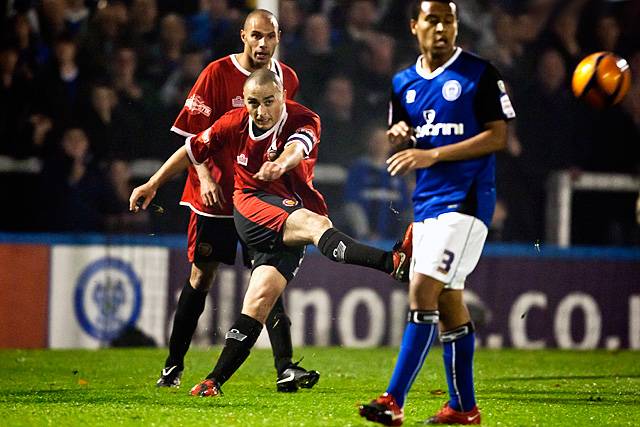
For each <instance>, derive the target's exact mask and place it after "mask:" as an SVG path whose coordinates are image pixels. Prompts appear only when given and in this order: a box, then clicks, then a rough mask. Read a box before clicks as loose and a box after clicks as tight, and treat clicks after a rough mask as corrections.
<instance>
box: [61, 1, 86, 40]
mask: <svg viewBox="0 0 640 427" xmlns="http://www.w3.org/2000/svg"><path fill="white" fill-rule="evenodd" d="M66 1H67V8H66V10H65V12H64V26H65V29H66V32H67V33H69V34H71V35H73V36H74V37H80V36H82V35H83V34H85V33H86V32H87V30H88V28H89V8H87V6H86V5H85V1H84V0H66Z"/></svg>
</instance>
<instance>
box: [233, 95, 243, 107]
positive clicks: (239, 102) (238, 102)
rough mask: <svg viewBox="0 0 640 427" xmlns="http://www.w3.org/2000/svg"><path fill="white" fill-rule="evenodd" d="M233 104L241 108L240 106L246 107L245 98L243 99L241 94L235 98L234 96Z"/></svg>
mask: <svg viewBox="0 0 640 427" xmlns="http://www.w3.org/2000/svg"><path fill="white" fill-rule="evenodd" d="M231 106H232V107H233V108H240V107H244V100H243V99H242V97H241V96H236V97H235V98H233V99H232V100H231Z"/></svg>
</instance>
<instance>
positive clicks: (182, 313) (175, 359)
mask: <svg viewBox="0 0 640 427" xmlns="http://www.w3.org/2000/svg"><path fill="white" fill-rule="evenodd" d="M206 299H207V292H206V291H199V290H197V289H193V288H192V287H191V284H190V283H189V280H187V283H186V284H185V285H184V287H183V288H182V292H181V293H180V298H178V307H177V308H176V314H175V316H174V318H173V329H172V330H171V338H170V339H169V357H167V361H166V362H165V366H166V367H169V366H174V365H177V366H178V369H180V370H182V369H184V356H185V354H187V350H189V345H191V338H192V337H193V333H194V332H195V330H196V326H198V319H199V318H200V315H201V314H202V311H203V310H204V304H205V301H206Z"/></svg>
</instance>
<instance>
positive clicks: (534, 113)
mask: <svg viewBox="0 0 640 427" xmlns="http://www.w3.org/2000/svg"><path fill="white" fill-rule="evenodd" d="M567 71H568V70H567V69H566V66H565V63H564V60H563V58H562V56H561V55H560V53H559V52H558V51H557V50H555V49H552V48H547V49H546V50H544V51H543V52H542V54H541V56H540V57H539V60H538V63H537V68H536V74H535V76H534V79H533V80H532V81H531V82H530V84H529V85H528V86H527V87H525V88H522V89H520V90H519V91H516V99H515V100H516V102H517V101H518V100H521V101H520V102H519V103H518V105H520V104H522V105H525V106H526V108H522V109H520V108H519V109H518V111H519V114H518V119H517V120H516V123H515V124H516V129H517V137H518V140H519V141H520V143H521V150H522V152H521V154H520V155H519V156H518V157H517V159H516V160H515V161H514V162H513V163H514V165H513V166H511V167H510V166H509V165H505V167H506V169H504V170H502V171H499V172H498V173H499V174H501V177H502V178H503V179H502V180H501V181H506V182H504V183H502V185H501V187H503V189H505V191H504V196H505V197H508V199H507V200H506V204H507V209H508V212H509V216H510V218H509V220H510V221H511V224H512V229H513V230H514V231H515V232H517V233H518V235H517V236H516V237H517V238H518V240H527V241H533V240H534V239H540V238H542V237H543V236H544V214H545V209H544V207H545V202H546V192H545V189H546V182H547V178H548V177H549V175H550V173H551V172H553V171H555V170H559V169H565V168H569V167H572V166H573V167H575V165H576V156H577V151H578V147H577V143H578V140H579V137H578V131H579V130H580V126H581V124H580V123H579V122H578V120H579V117H580V116H579V115H578V106H577V105H576V103H577V102H576V100H575V99H574V98H573V95H572V94H571V93H570V92H569V90H568V87H567V85H566V81H567ZM505 163H506V162H505ZM516 165H517V166H516ZM501 166H502V165H501ZM507 171H509V172H508V173H509V174H510V175H508V174H507ZM507 180H508V181H507ZM499 185H500V184H499ZM504 187H507V188H504ZM532 207H535V208H533V209H532Z"/></svg>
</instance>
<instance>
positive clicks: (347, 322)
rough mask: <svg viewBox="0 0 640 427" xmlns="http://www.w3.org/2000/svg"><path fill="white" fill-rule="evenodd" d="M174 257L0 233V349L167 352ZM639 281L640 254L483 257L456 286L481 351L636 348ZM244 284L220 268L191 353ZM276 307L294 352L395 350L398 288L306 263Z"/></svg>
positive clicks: (358, 272)
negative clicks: (146, 347) (130, 333)
mask: <svg viewBox="0 0 640 427" xmlns="http://www.w3.org/2000/svg"><path fill="white" fill-rule="evenodd" d="M377 243H378V244H379V245H380V246H381V247H389V246H390V245H391V243H390V242H377ZM185 246H186V242H185V239H184V238H183V237H173V236H156V237H151V236H139V237H138V236H107V235H48V234H13V233H12V234H8V233H7V234H0V281H1V284H0V324H1V325H2V328H1V331H2V332H1V333H0V347H2V348H44V347H50V348H99V347H104V346H108V345H110V343H111V342H112V340H114V339H115V338H117V337H118V336H120V334H121V333H122V332H123V331H125V330H128V329H131V328H135V329H136V330H138V331H140V332H141V333H142V334H144V335H145V336H147V337H149V338H152V339H153V341H155V342H156V343H157V345H165V344H166V341H167V334H168V331H169V330H170V326H171V325H170V320H171V319H172V316H173V311H174V310H175V306H176V302H177V297H178V294H179V291H180V288H181V287H182V286H183V283H184V278H185V277H187V273H188V271H189V264H188V263H187V262H186V260H185V255H186V254H185V252H186V250H185ZM639 277H640V249H639V248H630V249H622V248H608V249H604V248H572V249H562V248H559V247H551V246H548V247H545V246H542V247H540V246H538V245H530V246H529V245H503V244H488V245H487V247H486V249H485V254H484V256H483V258H482V259H481V261H480V264H479V265H478V268H477V269H476V271H475V272H474V273H473V274H472V275H471V276H470V277H469V279H468V281H467V290H468V292H467V293H468V295H467V296H468V298H469V300H468V302H469V303H470V304H471V307H472V308H473V314H474V315H475V316H476V321H477V323H478V337H479V339H478V342H479V345H480V346H481V347H488V348H502V347H515V348H522V349H541V348H554V347H557V348H563V349H593V348H607V349H611V350H614V349H622V348H631V349H640V281H639V280H638V278H639ZM247 279H248V271H247V270H246V269H245V268H244V267H242V266H239V265H236V266H230V267H223V268H221V270H220V272H219V275H218V278H217V281H216V284H215V285H214V286H213V288H212V291H211V293H210V297H209V299H208V302H207V307H208V308H207V309H206V310H205V312H204V314H203V317H202V318H201V320H200V323H199V326H198V330H197V333H196V336H195V338H194V343H195V344H200V345H210V344H219V343H221V342H222V340H223V338H222V337H223V336H224V332H226V331H227V330H228V328H229V327H230V326H231V324H232V322H233V321H234V319H235V318H236V316H237V314H238V311H239V309H240V306H241V300H242V296H243V294H244V290H245V289H246V284H247ZM286 304H287V307H288V312H289V314H290V316H291V318H292V322H293V326H292V335H293V340H294V344H295V345H296V346H300V345H318V346H326V345H342V346H348V347H372V346H380V345H398V344H399V342H400V339H401V335H402V330H403V327H404V324H405V316H406V286H405V285H402V284H399V283H396V282H394V281H393V280H391V279H390V278H389V277H387V276H386V275H384V274H382V273H379V272H376V271H372V270H367V269H365V268H361V267H353V266H347V265H342V264H336V263H332V262H330V261H328V260H327V259H325V258H324V257H322V256H321V255H319V254H318V253H316V252H315V251H308V253H307V256H306V259H305V261H304V262H303V265H302V267H301V269H300V272H299V274H298V276H297V277H296V279H295V280H294V281H293V282H292V283H291V284H290V285H289V287H288V289H287V291H286ZM259 345H261V346H268V340H267V337H266V334H265V333H263V335H262V336H261V338H260V339H259Z"/></svg>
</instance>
